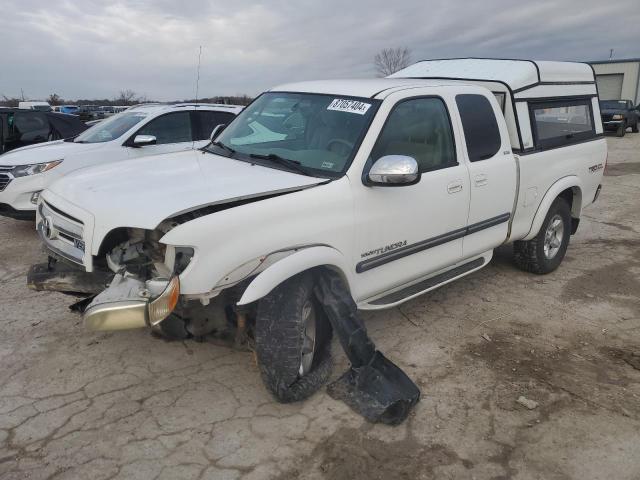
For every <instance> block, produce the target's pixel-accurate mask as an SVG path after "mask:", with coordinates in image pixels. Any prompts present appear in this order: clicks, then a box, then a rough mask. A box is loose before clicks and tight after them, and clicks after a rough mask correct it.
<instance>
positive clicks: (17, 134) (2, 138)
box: [0, 108, 88, 154]
mask: <svg viewBox="0 0 640 480" xmlns="http://www.w3.org/2000/svg"><path fill="white" fill-rule="evenodd" d="M87 128H88V127H87V126H86V125H85V124H84V122H82V121H80V119H79V118H78V117H77V116H75V115H67V114H65V113H54V112H39V111H36V110H20V109H17V108H0V154H2V153H4V152H8V151H9V150H13V149H14V148H19V147H24V146H26V145H31V144H33V143H41V142H50V141H52V140H59V139H62V138H70V137H75V136H76V135H78V134H79V133H81V132H83V131H85V130H86V129H87Z"/></svg>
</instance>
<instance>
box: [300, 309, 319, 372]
mask: <svg viewBox="0 0 640 480" xmlns="http://www.w3.org/2000/svg"><path fill="white" fill-rule="evenodd" d="M302 325H303V332H302V335H303V336H302V354H301V357H300V367H299V369H298V374H299V375H300V376H301V377H302V376H304V375H306V374H307V373H309V371H310V370H311V366H312V365H313V357H314V355H315V351H316V312H315V308H314V306H313V303H312V302H311V300H307V301H306V302H305V304H304V305H303V307H302Z"/></svg>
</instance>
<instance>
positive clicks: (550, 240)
mask: <svg viewBox="0 0 640 480" xmlns="http://www.w3.org/2000/svg"><path fill="white" fill-rule="evenodd" d="M563 237H564V222H563V221H562V217H561V216H560V215H558V214H555V215H554V216H553V217H551V220H550V221H549V225H548V227H547V230H546V231H545V232H544V256H545V257H546V258H547V259H548V260H551V259H552V258H554V257H555V256H556V255H557V254H558V252H559V251H560V247H561V246H562V239H563Z"/></svg>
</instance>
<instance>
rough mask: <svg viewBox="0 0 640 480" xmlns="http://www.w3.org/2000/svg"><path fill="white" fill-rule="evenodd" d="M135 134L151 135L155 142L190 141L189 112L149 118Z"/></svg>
mask: <svg viewBox="0 0 640 480" xmlns="http://www.w3.org/2000/svg"><path fill="white" fill-rule="evenodd" d="M136 135H153V136H154V137H156V144H157V145H162V144H164V143H181V142H191V141H192V138H191V118H190V115H189V112H177V113H169V114H167V115H162V116H161V117H158V118H156V119H155V120H151V121H150V122H149V123H148V124H146V125H145V126H144V127H142V128H141V129H140V130H138V132H137V133H136Z"/></svg>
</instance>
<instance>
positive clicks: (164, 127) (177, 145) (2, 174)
mask: <svg viewBox="0 0 640 480" xmlns="http://www.w3.org/2000/svg"><path fill="white" fill-rule="evenodd" d="M242 108H243V107H241V106H236V105H214V104H177V105H166V104H148V105H139V106H136V107H133V108H130V109H128V110H126V111H125V112H122V113H120V114H118V115H114V116H112V117H110V118H109V119H108V120H105V121H103V122H100V123H99V124H97V125H95V126H93V127H92V128H90V129H89V130H86V131H85V132H83V133H81V134H80V135H78V136H77V137H75V138H73V139H67V140H59V141H55V142H47V143H41V144H37V145H30V146H27V147H23V148H19V149H16V150H13V151H11V152H9V153H6V154H5V155H2V156H1V157H0V215H4V216H8V217H13V218H18V219H33V218H35V209H36V202H37V199H38V196H39V192H40V191H42V190H43V189H44V188H46V187H47V186H48V185H49V184H51V182H53V181H54V180H57V179H58V178H60V177H61V176H63V175H65V174H67V173H69V172H71V171H73V170H77V169H79V168H84V167H88V166H93V165H98V164H102V163H110V162H118V161H121V160H127V159H133V158H139V157H146V156H149V155H156V154H159V153H171V152H179V151H182V150H192V149H196V148H201V147H204V146H205V145H206V144H207V143H208V142H209V137H210V135H211V132H212V130H213V129H214V128H215V127H216V126H217V125H220V124H228V123H230V122H231V120H233V118H234V117H235V116H236V115H237V114H238V113H240V111H241V110H242Z"/></svg>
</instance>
